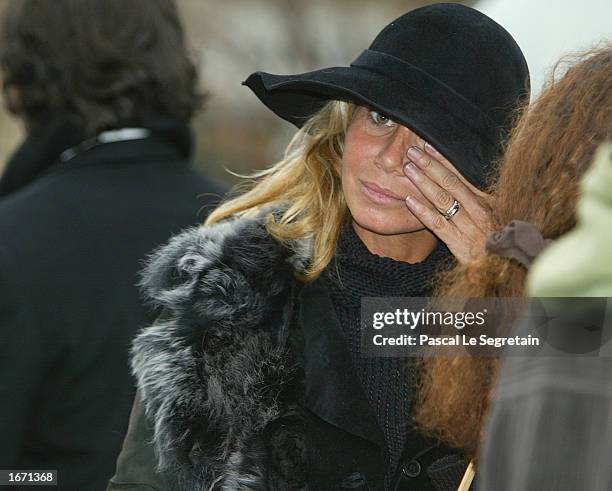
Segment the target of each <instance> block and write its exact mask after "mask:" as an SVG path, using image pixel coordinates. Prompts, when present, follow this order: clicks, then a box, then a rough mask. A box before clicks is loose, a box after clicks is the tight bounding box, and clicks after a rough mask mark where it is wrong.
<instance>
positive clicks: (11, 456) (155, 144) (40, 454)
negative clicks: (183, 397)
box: [0, 122, 223, 491]
mask: <svg viewBox="0 0 612 491" xmlns="http://www.w3.org/2000/svg"><path fill="white" fill-rule="evenodd" d="M161 126H162V127H160V128H157V129H156V132H155V135H154V137H152V138H147V139H144V140H134V141H125V142H116V143H107V144H104V145H100V146H97V147H94V148H91V149H89V150H86V151H83V152H82V153H79V154H78V155H77V156H76V157H74V158H73V159H71V160H69V161H68V162H66V163H63V164H60V163H58V161H57V156H58V155H59V152H60V151H61V150H63V149H65V148H66V144H67V143H68V142H69V141H74V140H75V139H76V137H75V135H76V134H78V133H79V132H78V131H75V132H74V134H72V135H69V134H67V133H66V132H65V128H64V127H63V126H62V125H55V124H54V125H51V126H49V127H47V128H44V129H42V130H39V131H38V132H37V133H36V134H35V135H33V136H32V137H31V138H29V139H28V140H27V141H26V143H25V144H24V145H23V146H22V147H21V148H20V150H19V151H18V152H17V154H16V156H15V158H14V159H13V160H12V161H11V162H10V165H9V168H8V169H7V174H5V176H4V177H5V178H6V179H4V180H3V185H4V186H3V187H2V191H3V194H4V195H3V196H2V198H0V435H1V441H2V442H1V443H0V469H57V470H58V472H59V486H58V487H57V489H62V490H70V491H75V490H87V491H90V490H91V491H96V490H102V489H104V488H105V486H106V483H107V481H108V476H109V475H111V474H112V472H113V469H114V465H115V460H116V457H117V454H118V453H119V450H120V447H121V442H122V440H123V436H124V434H125V431H126V430H127V423H128V417H129V411H130V407H131V404H132V401H133V397H134V388H133V380H132V378H131V376H130V373H129V368H128V348H129V344H130V341H131V339H132V338H133V336H134V334H135V332H136V330H137V328H138V327H139V326H142V325H145V324H146V323H150V321H151V317H150V316H151V313H150V312H149V314H148V315H147V313H146V311H145V309H144V308H143V307H142V299H141V297H140V294H139V292H138V288H137V287H136V283H137V281H138V276H137V271H138V270H139V269H140V268H141V267H142V261H143V259H144V258H145V257H146V255H147V253H149V252H150V251H151V250H152V249H153V248H155V247H156V246H158V245H159V244H162V243H164V242H165V241H167V240H168V238H169V237H170V236H171V235H172V234H175V233H177V232H179V231H180V230H181V229H183V228H185V227H187V226H189V225H193V224H194V223H197V222H201V221H203V219H204V212H206V211H208V210H209V209H210V207H211V206H212V203H213V202H214V201H216V200H217V199H218V196H219V195H220V194H221V193H222V192H223V190H222V189H221V188H219V187H218V186H217V185H215V184H213V183H212V182H210V181H208V180H207V179H205V178H203V177H202V176H201V175H200V174H199V173H197V172H196V171H195V170H193V169H192V168H190V166H189V162H188V160H189V158H188V155H189V152H190V149H189V147H190V143H189V139H190V138H189V131H188V129H187V128H186V127H184V126H183V125H179V124H171V123H170V122H163V124H162V125H161ZM18 489H24V488H23V487H20V488H18ZM35 489H38V488H35Z"/></svg>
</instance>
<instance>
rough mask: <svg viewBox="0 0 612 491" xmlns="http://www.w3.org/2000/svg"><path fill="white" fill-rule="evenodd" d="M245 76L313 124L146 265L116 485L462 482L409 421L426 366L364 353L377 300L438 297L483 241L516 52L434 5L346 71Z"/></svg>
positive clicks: (498, 32) (459, 467)
mask: <svg viewBox="0 0 612 491" xmlns="http://www.w3.org/2000/svg"><path fill="white" fill-rule="evenodd" d="M245 84H246V85H247V86H249V87H250V88H251V89H252V90H253V91H254V92H255V93H256V95H257V96H258V97H259V98H260V99H261V100H262V101H263V102H264V103H265V104H266V105H267V106H268V107H270V108H271V109H272V110H273V111H274V112H276V113H277V114H278V115H279V116H280V117H282V118H284V119H286V120H288V121H291V122H293V123H294V124H296V125H297V126H298V127H300V128H301V130H300V131H299V132H298V133H297V134H296V136H295V137H294V139H293V140H292V142H291V143H290V145H289V147H288V149H287V152H286V155H285V158H284V159H283V160H282V161H281V162H279V163H278V164H276V165H274V166H272V167H271V168H269V169H266V170H264V171H261V172H260V173H258V174H257V176H256V177H257V180H256V183H255V185H254V187H253V188H252V189H251V190H250V191H248V192H246V193H245V194H243V195H241V196H239V197H237V198H234V199H232V200H230V201H228V202H226V203H225V204H223V205H222V206H221V207H220V208H218V209H217V210H216V211H215V212H213V214H212V215H211V216H210V218H209V220H208V222H207V226H206V227H202V228H198V229H194V230H189V231H187V232H185V233H183V234H181V235H179V236H177V237H175V238H174V239H173V240H172V241H171V242H170V243H169V244H168V245H166V246H164V247H163V248H161V249H159V250H158V251H157V252H156V253H155V254H154V255H153V257H152V259H151V261H150V262H149V264H148V266H147V268H146V270H145V271H144V274H143V286H144V289H145V292H146V294H147V297H148V298H149V300H150V301H151V302H152V303H153V304H154V305H156V306H157V307H159V308H160V309H163V312H162V314H161V315H160V317H159V319H158V320H157V321H156V322H155V324H154V325H153V326H151V327H148V328H146V329H144V330H143V331H142V332H141V334H140V335H139V336H138V337H137V339H136V340H135V341H134V346H133V359H132V366H133V373H134V375H135V376H136V378H137V382H138V395H137V398H136V401H135V404H134V409H133V413H132V421H131V423H130V430H129V432H128V435H127V437H126V441H125V443H124V449H123V451H122V453H121V455H120V456H119V460H118V465H117V473H116V475H115V476H114V477H113V479H112V480H111V484H110V486H109V489H110V490H119V489H121V490H129V489H134V490H140V489H159V490H161V489H181V490H195V489H223V490H235V489H245V490H246V489H260V490H264V489H271V490H293V489H296V490H297V489H299V490H306V489H310V490H317V491H318V490H337V489H370V490H379V489H397V490H400V489H409V490H412V489H413V490H419V491H422V490H430V489H431V490H437V491H446V490H449V491H450V490H455V489H456V488H457V485H458V483H459V481H460V480H461V476H462V475H463V473H464V470H465V467H466V462H465V460H464V459H463V457H462V455H461V454H460V452H457V451H454V450H453V449H450V448H447V447H444V446H442V445H440V443H439V442H438V441H436V440H432V439H429V438H425V437H424V436H422V435H420V434H419V433H417V432H416V431H415V430H413V428H412V425H411V421H410V419H411V411H412V404H413V400H414V390H415V389H414V381H415V378H416V375H415V368H414V364H412V363H409V362H407V361H406V360H404V359H396V358H366V357H364V356H363V355H362V352H361V346H360V305H361V298H362V297H386V296H427V295H428V293H429V292H430V291H431V284H430V282H431V279H432V278H433V277H434V275H435V273H436V271H437V270H438V269H439V268H441V267H442V266H443V265H444V264H445V263H446V262H447V261H448V260H449V259H450V258H451V256H452V255H454V256H455V257H456V258H457V259H458V260H459V261H467V260H469V258H470V256H471V254H472V253H473V252H474V251H476V250H479V249H480V248H482V247H484V242H485V239H486V236H487V235H488V232H489V226H488V213H487V208H486V199H485V198H484V197H485V196H486V195H485V194H484V193H483V192H482V191H481V190H482V189H484V188H485V186H486V184H487V178H488V176H489V174H490V172H491V171H492V166H493V163H494V161H495V159H496V158H497V156H498V154H499V150H500V145H501V140H502V138H503V136H504V135H505V133H506V131H507V130H508V125H509V123H510V115H511V114H512V112H513V110H514V108H515V107H516V106H517V104H518V103H519V102H520V101H521V100H522V99H523V98H524V97H525V96H526V94H527V91H528V89H527V86H528V72H527V67H526V64H525V60H524V59H523V56H522V54H521V52H520V49H519V48H518V46H517V45H516V43H515V42H514V40H513V39H512V38H511V36H510V35H509V34H508V33H507V32H506V31H505V30H503V29H502V28H501V27H500V26H499V25H497V24H496V23H494V22H493V21H492V20H491V19H489V18H487V17H486V16H484V15H483V14H481V13H479V12H477V11H475V10H473V9H470V8H468V7H464V6H461V5H457V4H438V5H433V6H428V7H424V8H421V9H417V10H415V11H412V12H410V13H408V14H406V15H404V16H402V17H400V18H399V19H397V20H396V21H395V22H393V23H391V24H389V25H388V26H387V27H386V28H385V29H384V30H383V31H382V32H381V33H380V34H379V35H378V36H377V38H376V39H375V40H374V42H373V43H372V45H371V46H370V48H369V49H368V50H366V51H364V52H363V53H362V54H361V55H360V56H359V57H358V58H357V59H356V60H355V61H354V62H353V63H352V65H351V66H350V67H342V68H330V69H325V70H319V71H316V72H311V73H306V74H301V75H295V76H278V75H270V74H267V73H260V72H258V73H255V74H253V75H251V76H250V77H249V78H248V79H247V81H246V82H245ZM425 142H427V144H426V143H425ZM434 148H435V149H437V150H434ZM438 151H439V152H440V153H438ZM451 162H452V164H451ZM138 483H140V484H138ZM146 486H149V487H148V488H147V487H146Z"/></svg>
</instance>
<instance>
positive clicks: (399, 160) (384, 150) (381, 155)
mask: <svg viewBox="0 0 612 491" xmlns="http://www.w3.org/2000/svg"><path fill="white" fill-rule="evenodd" d="M417 141H418V137H417V136H416V135H415V134H414V133H413V132H412V131H410V130H409V129H408V128H406V127H404V126H400V125H398V127H397V129H396V131H394V132H393V133H392V134H391V135H389V136H388V137H387V139H386V140H385V141H384V143H383V144H382V145H381V147H380V151H379V152H378V154H377V155H376V158H375V160H374V163H375V164H376V166H377V167H379V168H380V169H382V170H383V171H385V172H389V173H396V174H397V175H399V176H402V177H404V172H403V170H402V167H403V165H404V163H405V160H406V151H407V150H408V148H410V147H411V146H414V145H416V144H417Z"/></svg>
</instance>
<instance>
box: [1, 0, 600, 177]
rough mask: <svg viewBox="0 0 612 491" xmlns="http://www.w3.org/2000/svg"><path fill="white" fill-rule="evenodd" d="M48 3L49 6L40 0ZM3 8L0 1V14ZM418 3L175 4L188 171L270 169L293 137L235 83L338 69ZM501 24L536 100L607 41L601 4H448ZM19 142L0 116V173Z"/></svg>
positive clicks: (537, 0) (530, 0) (490, 0)
mask: <svg viewBox="0 0 612 491" xmlns="http://www.w3.org/2000/svg"><path fill="white" fill-rule="evenodd" d="M44 1H53V0H44ZM2 2H3V0H0V9H1V8H2ZM429 3H435V2H427V1H406V0H385V1H383V2H370V1H367V0H310V1H303V0H223V1H221V0H178V4H179V7H180V9H181V14H182V16H183V20H184V24H185V27H186V30H187V34H188V36H189V45H190V47H191V49H192V52H193V56H194V58H195V59H196V60H197V61H198V65H199V67H200V73H201V81H202V82H201V83H202V88H203V89H204V90H206V91H208V92H209V94H210V97H209V101H208V104H207V107H206V109H205V111H204V112H202V113H201V114H200V115H198V116H197V117H196V119H195V121H194V125H193V126H194V131H195V132H196V135H197V141H198V146H197V152H196V162H197V164H198V166H200V167H201V168H202V169H203V170H204V171H205V172H206V173H207V174H209V175H210V176H213V177H215V178H216V179H218V180H221V181H224V182H226V183H228V184H232V183H235V182H236V180H237V179H236V178H235V177H234V176H232V175H231V174H230V173H228V172H227V170H230V171H232V172H234V173H248V172H249V171H250V170H252V169H259V168H262V167H265V166H266V165H268V164H270V163H273V162H275V161H277V160H278V159H279V158H280V156H281V155H282V151H283V148H284V147H285V145H286V144H287V142H288V140H289V138H290V136H291V135H292V133H293V132H294V131H295V129H294V128H293V126H291V125H289V124H288V123H285V122H283V121H280V120H278V118H276V117H275V116H273V115H272V113H271V112H269V111H268V110H267V109H266V108H265V107H264V106H263V105H262V104H261V103H259V102H258V100H257V99H256V97H255V96H253V95H252V94H251V92H250V90H249V89H247V88H245V87H242V86H241V85H240V82H241V81H242V80H244V79H245V78H246V77H247V76H248V75H249V74H250V73H251V72H253V71H256V70H263V71H268V72H274V73H298V72H304V71H309V70H313V69H318V68H322V67H324V66H334V65H347V64H348V63H350V61H351V60H352V59H353V58H355V57H356V56H357V55H358V54H359V53H360V52H361V51H362V50H363V49H365V48H366V47H367V46H368V44H369V42H370V41H371V40H372V39H373V37H374V36H375V35H376V33H378V32H379V31H380V29H381V28H382V27H383V26H385V25H386V24H388V23H389V22H390V21H391V20H392V19H394V18H396V17H398V16H399V15H401V14H403V13H404V12H406V11H408V10H411V9H413V8H416V7H419V6H422V5H426V4H429ZM458 3H463V4H466V5H470V6H472V7H475V8H477V9H478V10H481V11H482V12H484V13H485V14H487V15H489V16H490V17H492V18H493V19H494V20H496V21H497V22H499V23H500V24H502V25H503V26H504V27H505V28H506V29H507V30H508V31H510V33H511V34H512V35H513V36H514V37H515V39H516V40H517V42H518V43H519V45H520V46H521V48H522V49H523V51H524V53H525V56H526V58H527V61H528V63H529V66H530V71H531V75H532V89H533V91H534V94H536V93H537V92H539V90H540V89H541V87H542V84H543V83H544V82H545V80H546V79H547V77H548V75H549V74H550V71H551V69H552V67H553V64H554V63H555V61H556V60H557V59H559V57H560V56H561V55H563V54H565V53H569V52H572V51H576V50H581V49H585V48H588V47H590V46H592V45H594V44H596V43H598V42H599V41H601V40H602V39H604V38H612V23H611V22H610V19H612V1H610V0H582V1H580V2H578V1H575V0H555V1H554V2H553V1H550V0H480V1H478V0H474V1H464V2H458ZM21 140H22V130H21V128H20V127H19V126H18V124H17V122H16V121H15V120H14V119H13V118H12V117H11V116H10V115H9V114H7V112H6V110H5V109H4V105H2V109H0V173H1V172H2V167H3V166H4V163H5V162H6V159H7V157H8V156H9V155H10V154H11V153H12V151H13V150H14V149H15V147H16V146H17V145H19V143H20V142H21Z"/></svg>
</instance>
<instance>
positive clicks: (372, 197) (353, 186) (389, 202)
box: [342, 106, 460, 235]
mask: <svg viewBox="0 0 612 491" xmlns="http://www.w3.org/2000/svg"><path fill="white" fill-rule="evenodd" d="M423 143H424V142H423V140H421V139H420V138H419V137H418V136H417V135H416V134H415V133H413V132H412V131H411V130H409V129H408V128H406V127H405V126H402V125H400V124H398V123H395V122H394V121H392V120H391V119H389V118H388V117H386V116H384V115H382V114H380V113H377V112H376V111H373V110H370V109H368V108H365V107H362V106H360V107H358V108H357V110H356V113H355V117H354V119H353V121H352V122H351V124H350V126H349V127H348V130H347V132H346V136H345V142H344V153H343V157H342V188H343V191H344V195H345V198H346V202H347V205H348V208H349V210H350V212H351V215H352V217H353V220H355V222H357V225H359V226H360V227H361V228H364V229H366V230H369V231H370V232H373V233H375V234H380V235H396V234H404V233H407V232H416V231H419V230H423V229H424V228H425V227H424V226H423V224H422V223H421V222H420V221H419V220H418V219H417V218H416V217H415V216H414V215H413V214H412V213H411V212H410V211H409V209H408V207H407V206H406V203H405V201H404V200H405V199H406V196H408V195H412V196H414V197H416V198H417V199H419V200H421V202H423V203H427V202H428V200H427V199H426V198H425V197H424V196H423V194H422V193H421V192H420V191H419V189H418V188H417V187H416V186H415V185H414V184H413V183H412V181H410V179H409V178H408V177H407V176H406V174H404V171H403V166H404V164H406V163H407V162H408V159H407V155H406V152H407V150H408V149H409V148H410V147H415V146H416V147H419V148H423ZM449 170H452V171H453V172H455V173H456V174H457V175H460V174H459V172H457V170H456V169H455V168H454V167H452V166H450V167H449Z"/></svg>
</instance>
